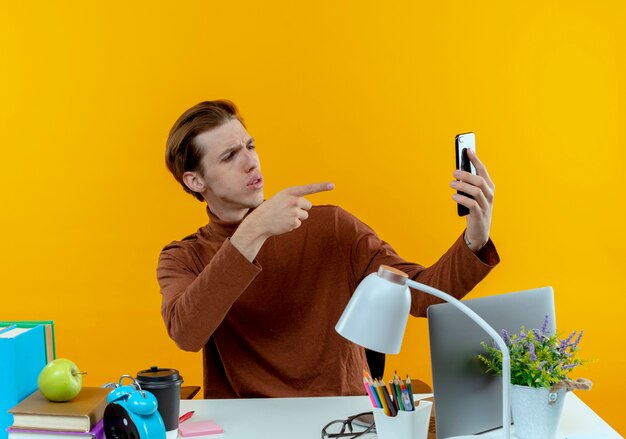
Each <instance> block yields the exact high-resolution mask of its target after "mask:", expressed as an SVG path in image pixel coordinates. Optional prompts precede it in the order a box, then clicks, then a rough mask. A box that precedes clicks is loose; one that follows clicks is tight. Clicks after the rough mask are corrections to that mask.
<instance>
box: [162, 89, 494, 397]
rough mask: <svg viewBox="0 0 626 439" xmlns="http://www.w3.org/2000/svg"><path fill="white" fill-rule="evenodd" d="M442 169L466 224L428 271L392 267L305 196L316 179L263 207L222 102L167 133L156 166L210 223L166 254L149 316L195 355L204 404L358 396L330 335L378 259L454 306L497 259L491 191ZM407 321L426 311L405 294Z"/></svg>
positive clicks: (357, 374) (355, 228)
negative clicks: (465, 211)
mask: <svg viewBox="0 0 626 439" xmlns="http://www.w3.org/2000/svg"><path fill="white" fill-rule="evenodd" d="M470 158H471V160H472V162H473V163H474V165H475V167H476V169H477V171H478V175H471V174H469V173H466V172H458V171H456V172H455V173H454V176H455V178H456V179H458V181H457V180H456V179H455V181H453V182H452V183H451V186H452V187H453V188H454V189H459V190H461V191H463V192H465V193H468V194H470V195H472V196H473V197H474V199H473V200H472V199H470V198H466V197H462V196H458V195H456V194H455V195H454V199H455V200H456V201H458V202H459V203H461V204H463V205H465V206H467V207H468V208H469V209H470V212H471V213H470V215H468V217H467V229H466V231H465V233H464V234H463V235H461V236H460V237H459V239H458V240H457V241H456V242H455V243H454V244H453V245H452V247H451V248H450V249H449V250H448V251H447V252H446V254H444V255H443V256H442V257H441V259H440V260H439V261H438V262H437V263H435V264H434V265H433V266H431V267H429V268H424V267H422V266H421V265H418V264H414V263H411V262H407V261H404V260H403V259H402V258H400V257H399V256H398V255H397V254H396V253H395V251H394V250H393V249H392V248H391V247H390V246H389V245H388V244H387V243H385V242H384V241H381V240H380V239H379V238H378V236H377V235H376V234H375V233H374V231H373V230H372V229H370V228H369V227H368V226H366V225H365V224H363V223H362V222H361V221H359V220H358V219H357V218H355V217H354V216H352V215H350V214H349V213H348V212H346V211H345V210H343V209H341V208H339V207H336V206H312V204H311V202H310V201H309V200H307V199H306V198H305V196H307V195H310V194H314V193H316V192H320V191H328V190H332V189H333V185H332V183H316V184H309V185H305V186H296V187H290V188H287V189H284V190H282V191H280V192H278V193H277V194H276V195H274V196H273V197H271V198H269V199H268V200H266V201H265V197H264V192H263V175H262V173H261V165H260V161H259V156H258V154H257V152H256V150H255V146H254V139H252V137H250V135H249V134H248V132H247V131H246V128H245V126H244V124H243V120H242V118H241V117H240V116H239V114H238V112H237V109H236V108H235V106H234V104H232V103H231V102H228V101H209V102H202V103H200V104H198V105H196V106H194V107H192V108H190V109H189V110H187V111H186V112H185V113H184V114H183V115H182V116H181V117H180V118H179V119H178V120H177V121H176V123H175V124H174V126H173V127H172V130H171V131H170V134H169V138H168V141H167V152H166V163H167V166H168V168H169V169H170V171H171V172H172V174H173V175H174V177H175V178H176V180H177V181H178V182H179V183H180V184H181V185H182V186H183V188H184V189H185V190H186V191H187V192H190V193H191V194H193V195H194V196H195V197H196V198H197V199H198V200H200V201H206V203H207V212H208V216H209V218H210V221H209V224H208V225H207V226H204V227H202V228H200V229H199V230H198V231H197V232H196V233H195V234H193V235H190V236H188V237H186V238H184V239H183V240H182V241H175V242H172V243H171V244H169V245H168V246H166V247H165V248H164V249H163V251H162V253H161V256H160V258H159V264H158V268H157V277H158V280H159V283H160V286H161V293H162V296H163V302H162V307H161V312H162V315H163V319H164V321H165V325H166V326H167V330H168V332H169V334H170V336H171V337H172V339H174V341H175V342H176V344H177V345H178V346H179V347H180V348H182V349H184V350H189V351H198V350H200V349H203V354H204V355H203V358H204V396H205V397H206V398H234V397H247V398H250V397H263V396H268V397H293V396H320V395H360V394H363V393H364V391H363V383H362V373H363V369H367V367H368V366H367V362H366V358H365V354H364V350H363V348H362V347H360V346H357V345H355V344H353V343H351V342H349V341H347V340H345V339H343V338H342V337H341V336H340V335H339V334H337V333H336V331H335V330H334V326H335V324H336V323H337V320H338V319H339V316H340V315H341V313H342V312H343V309H344V308H345V306H346V304H347V303H348V301H349V300H350V297H351V295H352V293H353V291H354V290H355V288H356V286H357V285H358V284H359V282H360V281H361V280H362V279H363V278H364V277H365V276H367V275H368V274H370V273H372V272H375V271H377V270H378V267H379V266H380V265H381V264H386V265H391V266H393V267H396V268H398V269H400V270H402V271H404V272H406V273H407V274H408V275H409V276H410V277H411V278H412V279H415V280H417V281H420V282H423V283H426V284H429V285H432V286H434V287H436V288H440V289H442V290H444V291H446V292H449V293H451V294H454V295H455V296H456V297H458V298H461V297H462V296H464V295H465V294H466V293H467V292H469V291H470V290H471V289H472V288H473V287H474V286H475V285H476V284H477V283H478V282H479V281H480V280H482V279H483V278H484V277H485V276H486V275H487V273H488V272H489V271H490V270H491V268H492V267H493V266H495V265H496V264H497V263H498V262H499V257H498V254H497V252H496V250H495V247H494V246H493V244H492V242H491V241H490V239H489V230H490V224H491V211H492V203H493V189H494V186H493V183H492V182H491V180H490V178H489V175H488V173H487V170H486V169H485V167H484V166H483V165H482V163H481V162H480V161H479V160H478V158H477V157H476V156H470ZM412 294H413V303H412V308H411V313H412V314H413V315H415V316H425V314H426V308H427V306H428V305H430V304H431V303H435V302H437V299H435V298H433V297H432V296H429V295H426V294H422V293H418V292H412Z"/></svg>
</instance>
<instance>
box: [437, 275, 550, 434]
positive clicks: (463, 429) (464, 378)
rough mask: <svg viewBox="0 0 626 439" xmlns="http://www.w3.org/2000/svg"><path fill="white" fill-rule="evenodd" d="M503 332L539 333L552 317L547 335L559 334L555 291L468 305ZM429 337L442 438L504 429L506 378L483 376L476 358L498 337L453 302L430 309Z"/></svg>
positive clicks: (541, 290) (486, 299)
mask: <svg viewBox="0 0 626 439" xmlns="http://www.w3.org/2000/svg"><path fill="white" fill-rule="evenodd" d="M463 303H464V304H465V305H467V306H468V307H470V308H471V309H472V310H474V311H475V312H476V313H477V314H478V315H479V316H480V317H482V318H483V319H484V320H485V321H486V322H487V323H489V324H490V325H491V326H492V327H493V328H494V329H495V330H496V331H497V332H498V333H500V331H501V330H502V329H506V330H507V331H508V332H509V334H513V333H516V332H519V330H520V327H521V326H522V325H523V326H525V327H526V329H535V328H537V329H539V328H541V326H542V325H543V322H544V319H545V316H546V315H548V316H549V324H548V328H547V332H548V333H550V334H554V333H555V331H556V319H555V314H554V292H553V290H552V287H544V288H537V289H532V290H525V291H519V292H515V293H508V294H500V295H495V296H489V297H481V298H477V299H472V300H464V301H463ZM428 332H429V338H430V355H431V366H432V373H433V393H434V396H435V423H436V429H437V439H443V438H447V437H450V436H459V435H469V434H477V433H482V432H485V431H488V430H493V429H495V428H499V427H501V426H502V379H501V377H499V376H491V375H488V374H486V373H484V372H483V367H482V364H481V363H480V361H479V360H478V359H477V358H476V355H478V354H479V353H482V352H483V348H482V346H481V345H480V343H481V341H485V342H486V343H491V341H492V338H491V337H490V336H489V335H488V334H487V333H486V332H485V331H484V330H483V329H482V328H481V327H480V326H478V325H477V324H476V323H475V322H474V321H473V320H471V319H470V318H469V317H467V316H466V315H465V314H463V313H462V312H461V311H460V310H458V309H457V308H455V307H454V306H453V305H451V304H449V303H442V304H438V305H431V306H430V307H429V308H428Z"/></svg>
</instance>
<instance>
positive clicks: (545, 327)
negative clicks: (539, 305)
mask: <svg viewBox="0 0 626 439" xmlns="http://www.w3.org/2000/svg"><path fill="white" fill-rule="evenodd" d="M549 320H550V316H548V314H546V316H545V317H544V319H543V325H541V335H546V331H547V330H548V321H549Z"/></svg>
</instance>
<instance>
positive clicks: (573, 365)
mask: <svg viewBox="0 0 626 439" xmlns="http://www.w3.org/2000/svg"><path fill="white" fill-rule="evenodd" d="M576 366H578V365H577V364H576V363H573V364H566V365H565V366H563V367H561V370H568V369H573V368H575V367H576Z"/></svg>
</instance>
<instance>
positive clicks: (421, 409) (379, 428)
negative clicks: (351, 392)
mask: <svg viewBox="0 0 626 439" xmlns="http://www.w3.org/2000/svg"><path fill="white" fill-rule="evenodd" d="M416 402H417V401H416ZM432 408H433V403H432V402H430V401H419V404H418V406H417V408H416V409H415V410H414V411H412V412H405V411H403V410H400V411H399V412H398V414H397V415H396V416H393V417H392V416H387V415H386V414H385V412H384V411H383V409H374V422H375V423H376V433H377V435H378V439H426V438H427V437H428V423H429V421H430V412H431V410H432Z"/></svg>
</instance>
